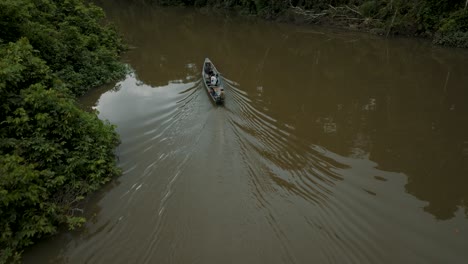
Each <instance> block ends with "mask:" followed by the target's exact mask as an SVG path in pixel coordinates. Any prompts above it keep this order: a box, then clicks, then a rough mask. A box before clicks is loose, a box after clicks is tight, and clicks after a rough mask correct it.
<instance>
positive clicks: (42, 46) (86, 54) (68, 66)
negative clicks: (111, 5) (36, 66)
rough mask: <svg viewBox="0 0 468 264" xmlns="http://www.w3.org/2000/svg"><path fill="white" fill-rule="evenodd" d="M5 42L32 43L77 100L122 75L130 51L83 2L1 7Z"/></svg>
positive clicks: (0, 34)
mask: <svg viewBox="0 0 468 264" xmlns="http://www.w3.org/2000/svg"><path fill="white" fill-rule="evenodd" d="M0 28H1V29H2V30H0V42H3V43H8V42H14V41H17V40H18V39H19V38H21V37H26V38H27V39H29V41H30V43H31V45H32V46H33V47H34V49H36V50H38V51H40V52H39V54H38V57H40V58H42V59H43V60H44V61H46V63H47V65H48V66H49V67H50V69H51V70H52V71H53V72H54V74H56V75H57V76H58V77H59V78H60V79H62V80H63V81H64V82H65V83H66V84H67V85H68V86H69V89H70V90H71V91H72V92H73V93H74V94H76V95H81V94H83V93H84V92H86V91H87V90H88V89H89V88H90V87H95V86H97V85H101V84H103V83H106V82H109V81H110V80H113V79H116V78H118V77H120V76H122V75H123V73H124V72H125V67H124V66H123V65H122V64H121V63H119V61H118V55H119V53H120V52H121V51H122V50H123V49H124V48H125V47H124V45H123V43H122V42H121V38H119V37H118V36H117V33H116V31H115V30H114V28H113V27H112V26H111V25H109V24H107V23H105V22H104V12H103V11H102V9H101V8H99V7H97V6H94V5H92V4H85V3H84V1H83V0H63V1H62V0H61V1H59V0H2V1H0Z"/></svg>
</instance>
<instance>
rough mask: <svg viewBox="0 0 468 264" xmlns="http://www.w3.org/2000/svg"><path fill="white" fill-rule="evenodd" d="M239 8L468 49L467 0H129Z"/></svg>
mask: <svg viewBox="0 0 468 264" xmlns="http://www.w3.org/2000/svg"><path fill="white" fill-rule="evenodd" d="M133 1H146V2H153V3H157V4H163V5H190V6H191V5H193V6H198V7H202V6H211V7H219V8H230V9H237V10H239V11H241V12H242V13H248V14H255V15H259V16H262V17H266V18H269V19H283V20H284V19H290V20H293V21H297V22H306V23H325V24H332V25H337V26H342V27H352V28H355V29H356V28H357V29H361V30H368V31H371V32H374V33H376V34H382V35H388V34H402V35H413V36H424V37H432V38H433V40H434V43H436V44H442V45H449V46H457V47H465V48H468V28H467V27H468V7H467V4H468V1H467V0H269V1H267V0H133Z"/></svg>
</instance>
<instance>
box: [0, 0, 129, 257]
mask: <svg viewBox="0 0 468 264" xmlns="http://www.w3.org/2000/svg"><path fill="white" fill-rule="evenodd" d="M103 18H104V14H103V12H102V10H101V9H100V8H98V7H96V6H93V5H89V4H85V3H84V1H82V0H2V1H0V111H1V113H2V114H1V115H0V263H7V262H12V261H13V262H15V261H19V259H20V256H21V251H22V250H23V249H24V247H26V246H28V245H31V244H32V243H34V241H36V240H37V239H38V238H41V237H44V236H47V235H51V234H54V233H55V232H57V228H58V226H59V225H61V224H64V225H67V226H68V227H69V228H75V227H77V226H79V225H81V224H82V223H83V222H84V218H83V217H82V216H81V215H80V214H77V213H76V212H78V211H79V210H76V209H77V207H78V203H79V201H80V200H82V199H83V197H84V196H85V195H86V194H88V193H90V192H92V191H95V190H97V189H98V188H99V187H100V186H102V184H104V183H106V182H107V181H109V179H110V178H111V177H112V176H115V175H118V174H119V173H120V170H119V169H118V168H117V166H116V157H115V154H114V149H115V147H116V146H117V145H118V143H119V138H118V135H117V133H116V132H115V127H114V126H112V125H111V124H109V123H108V122H103V121H101V120H99V118H98V117H97V115H96V113H89V112H85V111H83V110H82V109H80V108H79V107H77V104H76V102H75V97H76V96H77V95H80V94H82V93H84V92H85V91H86V90H88V89H89V88H91V87H93V86H96V85H99V84H102V83H104V82H108V81H110V80H113V79H116V78H119V77H120V76H122V74H124V73H125V71H126V69H125V67H124V66H123V65H122V64H121V63H120V62H119V60H118V55H119V53H120V52H121V51H122V50H123V48H124V46H123V44H122V42H121V39H120V38H119V37H118V35H117V34H116V32H115V30H114V29H112V28H111V27H110V26H109V25H107V24H105V23H104V21H103Z"/></svg>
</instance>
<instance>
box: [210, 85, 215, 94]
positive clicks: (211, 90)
mask: <svg viewBox="0 0 468 264" xmlns="http://www.w3.org/2000/svg"><path fill="white" fill-rule="evenodd" d="M210 93H211V95H212V96H216V92H215V90H214V89H213V87H211V89H210Z"/></svg>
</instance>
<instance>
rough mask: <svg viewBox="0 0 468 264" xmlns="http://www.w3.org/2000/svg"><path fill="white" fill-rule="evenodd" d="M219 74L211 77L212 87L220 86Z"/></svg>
mask: <svg viewBox="0 0 468 264" xmlns="http://www.w3.org/2000/svg"><path fill="white" fill-rule="evenodd" d="M217 76H218V74H216V75H211V85H212V86H216V85H218V78H217Z"/></svg>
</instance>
